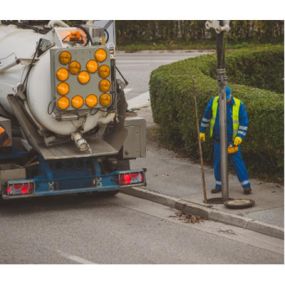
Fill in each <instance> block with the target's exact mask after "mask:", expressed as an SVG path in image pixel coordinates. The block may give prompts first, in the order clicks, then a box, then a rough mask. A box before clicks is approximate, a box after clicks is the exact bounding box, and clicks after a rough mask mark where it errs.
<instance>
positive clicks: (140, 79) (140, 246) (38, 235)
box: [0, 52, 283, 264]
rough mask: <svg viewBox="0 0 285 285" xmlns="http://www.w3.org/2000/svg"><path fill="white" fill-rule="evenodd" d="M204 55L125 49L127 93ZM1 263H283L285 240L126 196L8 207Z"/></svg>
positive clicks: (3, 210)
mask: <svg viewBox="0 0 285 285" xmlns="http://www.w3.org/2000/svg"><path fill="white" fill-rule="evenodd" d="M195 55H197V53H185V52H184V53H183V52H178V53H174V52H172V53H159V52H157V53H155V52H152V53H136V54H124V53H119V54H118V65H119V67H120V69H121V70H122V72H123V73H124V74H125V76H126V77H127V79H128V80H129V82H130V85H129V86H128V87H127V88H128V89H127V92H126V93H127V98H128V99H130V98H134V97H136V96H139V95H140V94H142V93H145V92H147V91H148V80H149V75H150V72H151V71H152V70H153V69H154V68H156V67H158V66H160V65H162V64H167V63H170V62H173V61H175V60H179V59H183V58H187V57H190V56H195ZM0 263H1V264H11V263H12V264H14V263H32V264H33V263H35V264H38V263H53V264H54V263H76V264H78V263H84V264H85V263H100V264H101V263H107V264H109V263H283V241H282V240H279V239H275V238H271V237H268V236H264V235H261V234H258V233H255V232H251V231H247V230H243V229H240V228H235V227H232V226H227V225H224V224H220V223H215V222H211V221H204V222H202V223H199V224H189V223H185V222H183V221H181V220H179V219H178V217H176V215H175V212H174V210H172V209H170V208H167V207H165V206H162V205H159V204H156V203H152V202H149V201H145V200H142V199H139V198H135V197H130V196H127V195H124V194H119V195H118V196H117V197H113V198H109V199H106V198H105V199H103V198H98V197H96V196H92V195H91V196H78V195H77V196H65V197H49V198H41V199H32V200H18V201H7V202H4V203H1V204H0Z"/></svg>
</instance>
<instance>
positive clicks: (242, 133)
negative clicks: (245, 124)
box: [238, 131, 246, 136]
mask: <svg viewBox="0 0 285 285" xmlns="http://www.w3.org/2000/svg"><path fill="white" fill-rule="evenodd" d="M238 134H241V135H243V136H245V135H246V132H243V131H238Z"/></svg>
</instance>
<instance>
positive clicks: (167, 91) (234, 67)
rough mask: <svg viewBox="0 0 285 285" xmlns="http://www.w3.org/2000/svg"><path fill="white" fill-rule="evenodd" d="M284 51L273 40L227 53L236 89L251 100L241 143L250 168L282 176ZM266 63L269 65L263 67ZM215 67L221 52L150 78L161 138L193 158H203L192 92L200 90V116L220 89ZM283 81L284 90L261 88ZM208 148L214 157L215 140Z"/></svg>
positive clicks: (246, 100)
mask: <svg viewBox="0 0 285 285" xmlns="http://www.w3.org/2000/svg"><path fill="white" fill-rule="evenodd" d="M283 52H284V51H283V46H280V45H278V46H272V45H271V46H265V47H259V48H256V49H251V50H249V49H241V50H237V51H233V52H228V53H227V56H226V65H227V70H228V74H229V81H230V86H231V87H232V90H233V95H234V96H236V97H238V98H240V99H241V100H242V101H243V102H244V103H245V104H246V106H247V110H248V113H249V118H250V124H249V130H248V135H247V137H246V139H245V141H244V143H243V145H242V148H243V154H244V157H245V160H246V161H247V165H248V168H249V171H250V174H251V176H259V177H267V178H268V177H269V178H272V180H282V181H283V168H284V152H283V148H284V144H283V141H284V124H283V118H284V117H283V116H284V101H283V79H282V78H283V69H284V68H283V64H284V60H283ZM246 58H248V61H247V60H246ZM267 62H270V63H271V64H268V63H267ZM274 62H278V64H274ZM263 63H265V65H264V68H265V69H267V70H266V71H264V70H263V68H262V66H263ZM254 65H255V66H254ZM215 68H216V56H215V55H207V56H201V57H198V58H191V59H187V60H183V61H179V62H176V63H173V64H170V65H164V66H161V67H160V68H158V69H156V70H154V71H153V72H152V74H151V78H150V95H151V106H152V110H153V117H154V120H155V122H157V123H159V125H160V138H161V140H162V141H163V142H164V143H165V144H167V145H168V146H170V147H173V148H175V149H178V148H179V149H183V150H184V151H186V152H187V154H189V156H190V157H192V158H194V159H196V158H198V145H197V132H196V124H195V110H194V99H193V96H195V95H197V101H198V108H199V115H200V119H201V116H202V113H203V110H204V107H205V105H206V103H207V101H208V100H209V98H210V97H211V96H215V95H217V94H218V87H217V82H216V80H215ZM273 75H274V76H273ZM267 76H268V78H265V77H267ZM272 78H274V80H273V79H272ZM193 79H194V81H195V86H193ZM237 82H242V83H250V84H251V85H253V86H248V85H240V84H237ZM274 82H275V83H274ZM280 82H282V93H276V92H272V91H269V90H265V89H259V88H256V86H260V87H262V88H265V87H266V88H269V86H271V84H273V83H274V84H273V85H274V86H272V87H271V88H272V89H273V90H280V89H281V88H280V86H281V83H280ZM208 142H209V138H208ZM204 153H205V158H208V159H209V161H210V160H211V159H212V145H211V144H210V143H206V144H204Z"/></svg>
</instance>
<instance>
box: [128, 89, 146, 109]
mask: <svg viewBox="0 0 285 285" xmlns="http://www.w3.org/2000/svg"><path fill="white" fill-rule="evenodd" d="M127 102H128V109H129V110H131V109H139V108H142V107H146V106H149V105H150V98H149V91H147V92H145V93H142V94H139V95H138V96H136V97H134V98H131V99H129V100H127Z"/></svg>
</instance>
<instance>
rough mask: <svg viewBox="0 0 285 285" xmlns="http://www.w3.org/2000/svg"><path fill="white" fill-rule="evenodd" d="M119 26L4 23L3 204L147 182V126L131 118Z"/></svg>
mask: <svg viewBox="0 0 285 285" xmlns="http://www.w3.org/2000/svg"><path fill="white" fill-rule="evenodd" d="M115 47H116V46H115V22H114V21H87V22H83V21H69V22H64V21H55V20H53V21H1V22H0V182H1V184H0V187H1V188H0V193H1V198H2V199H12V198H21V197H39V196H51V195H61V194H71V193H73V194H74V193H87V192H101V193H106V195H114V194H116V193H118V191H119V190H120V189H122V188H126V187H132V186H142V185H145V184H146V179H145V171H146V170H145V169H130V160H131V159H136V158H138V157H144V156H145V129H146V125H145V121H144V120H143V119H142V118H140V117H137V116H133V115H132V116H129V115H128V114H130V112H127V111H128V110H127V102H126V98H125V94H124V87H125V86H126V84H127V81H126V80H125V78H124V77H123V75H122V74H121V72H120V71H119V69H118V67H117V66H116V58H115V56H116V54H115V52H116V50H115Z"/></svg>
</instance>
